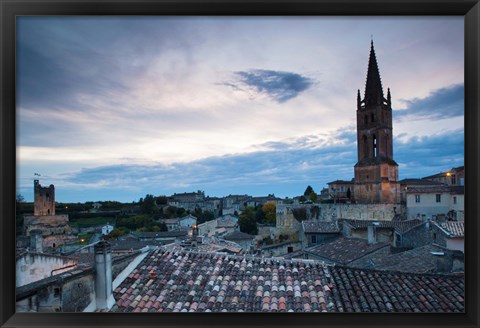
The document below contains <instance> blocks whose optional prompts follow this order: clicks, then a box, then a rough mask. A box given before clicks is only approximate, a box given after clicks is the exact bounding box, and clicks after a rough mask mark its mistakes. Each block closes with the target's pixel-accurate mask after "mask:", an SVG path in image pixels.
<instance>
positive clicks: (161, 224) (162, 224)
mask: <svg viewBox="0 0 480 328" xmlns="http://www.w3.org/2000/svg"><path fill="white" fill-rule="evenodd" d="M160 231H168V227H167V225H166V224H165V222H162V223H160Z"/></svg>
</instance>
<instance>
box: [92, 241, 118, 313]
mask: <svg viewBox="0 0 480 328" xmlns="http://www.w3.org/2000/svg"><path fill="white" fill-rule="evenodd" d="M95 270H96V277H95V300H96V304H97V306H96V308H97V310H102V309H110V308H111V307H112V306H113V305H114V304H115V299H114V297H113V293H112V252H111V250H110V244H109V243H108V242H106V241H103V240H102V241H100V242H98V243H97V244H96V245H95Z"/></svg>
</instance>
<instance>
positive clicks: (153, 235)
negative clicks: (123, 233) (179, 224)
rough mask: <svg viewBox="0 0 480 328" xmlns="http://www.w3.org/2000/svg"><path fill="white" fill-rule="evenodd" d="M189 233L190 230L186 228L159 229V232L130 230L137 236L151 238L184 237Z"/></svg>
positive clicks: (131, 233)
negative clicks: (173, 229)
mask: <svg viewBox="0 0 480 328" xmlns="http://www.w3.org/2000/svg"><path fill="white" fill-rule="evenodd" d="M187 234H188V231H187V230H185V229H179V230H175V231H158V232H152V231H145V232H140V231H132V232H130V235H132V236H133V237H135V238H149V239H155V238H169V237H182V236H186V235H187Z"/></svg>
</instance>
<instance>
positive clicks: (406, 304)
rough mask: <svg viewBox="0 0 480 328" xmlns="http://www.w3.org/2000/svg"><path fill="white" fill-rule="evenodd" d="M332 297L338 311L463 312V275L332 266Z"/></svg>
mask: <svg viewBox="0 0 480 328" xmlns="http://www.w3.org/2000/svg"><path fill="white" fill-rule="evenodd" d="M330 271H331V274H332V279H333V282H334V283H333V285H334V286H335V287H334V288H333V299H334V300H335V303H336V304H337V310H338V311H339V312H463V311H464V308H465V303H464V297H465V296H464V292H465V283H464V277H463V276H453V275H428V274H413V273H399V272H392V271H377V270H366V269H355V268H349V267H342V266H335V267H333V268H331V270H330Z"/></svg>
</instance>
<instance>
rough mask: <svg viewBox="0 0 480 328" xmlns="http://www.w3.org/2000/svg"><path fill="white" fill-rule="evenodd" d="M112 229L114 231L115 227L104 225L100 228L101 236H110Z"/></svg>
mask: <svg viewBox="0 0 480 328" xmlns="http://www.w3.org/2000/svg"><path fill="white" fill-rule="evenodd" d="M113 229H115V227H114V226H113V225H111V224H108V223H107V224H106V225H104V226H103V227H102V235H104V236H106V235H108V234H110V232H112V231H113Z"/></svg>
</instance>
